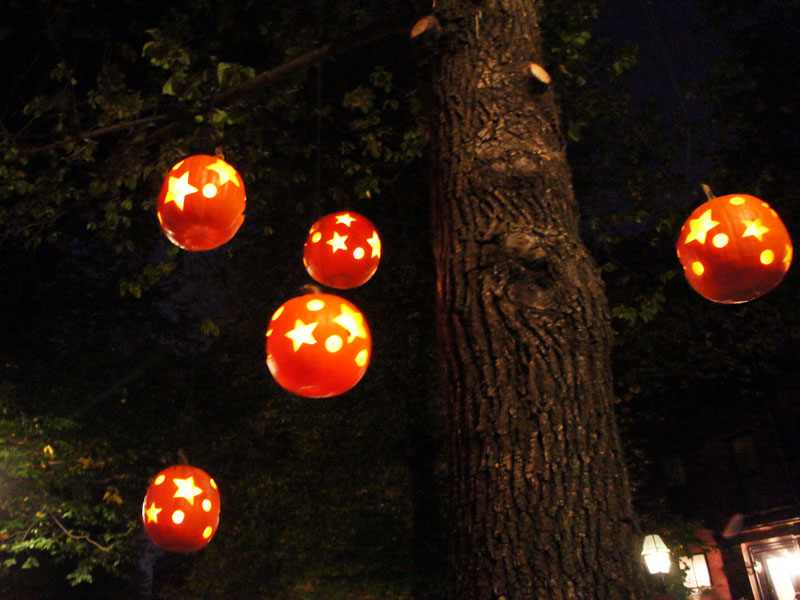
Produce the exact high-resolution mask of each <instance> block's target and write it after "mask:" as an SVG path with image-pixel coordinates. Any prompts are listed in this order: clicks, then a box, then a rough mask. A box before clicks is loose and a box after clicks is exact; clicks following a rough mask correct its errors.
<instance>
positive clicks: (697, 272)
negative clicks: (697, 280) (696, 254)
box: [692, 260, 705, 275]
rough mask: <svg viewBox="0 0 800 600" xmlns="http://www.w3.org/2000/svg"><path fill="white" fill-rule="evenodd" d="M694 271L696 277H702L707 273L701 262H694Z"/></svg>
mask: <svg viewBox="0 0 800 600" xmlns="http://www.w3.org/2000/svg"><path fill="white" fill-rule="evenodd" d="M692 271H693V272H694V274H695V275H702V274H703V271H705V268H704V267H703V263H701V262H700V261H699V260H696V261H694V262H693V263H692Z"/></svg>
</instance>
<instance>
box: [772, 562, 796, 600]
mask: <svg viewBox="0 0 800 600" xmlns="http://www.w3.org/2000/svg"><path fill="white" fill-rule="evenodd" d="M765 562H766V563H767V571H768V572H769V580H770V583H771V584H772V589H773V590H775V596H776V597H777V600H794V598H795V595H794V584H793V583H792V580H793V579H794V578H795V577H796V574H795V573H794V569H792V564H791V562H792V561H791V559H790V558H789V557H788V556H785V555H784V556H770V557H769V558H767V560H766V561H765Z"/></svg>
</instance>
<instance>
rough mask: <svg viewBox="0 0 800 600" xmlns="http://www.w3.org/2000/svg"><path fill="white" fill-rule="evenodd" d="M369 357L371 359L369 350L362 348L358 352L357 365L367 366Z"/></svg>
mask: <svg viewBox="0 0 800 600" xmlns="http://www.w3.org/2000/svg"><path fill="white" fill-rule="evenodd" d="M368 359H369V352H368V351H367V350H362V351H361V352H359V353H358V354H356V366H359V367H363V366H366V364H367V360H368Z"/></svg>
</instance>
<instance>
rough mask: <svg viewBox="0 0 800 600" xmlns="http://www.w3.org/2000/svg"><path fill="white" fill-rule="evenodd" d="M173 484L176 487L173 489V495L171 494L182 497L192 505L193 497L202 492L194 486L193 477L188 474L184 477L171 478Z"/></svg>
mask: <svg viewBox="0 0 800 600" xmlns="http://www.w3.org/2000/svg"><path fill="white" fill-rule="evenodd" d="M172 481H173V482H174V483H175V486H176V487H177V488H178V489H177V490H176V491H175V495H174V496H172V497H173V498H183V499H185V500H187V501H188V502H189V504H192V505H194V497H195V496H197V495H198V494H202V493H203V490H201V489H200V488H199V487H197V486H195V484H194V477H192V476H190V477H187V478H186V479H177V478H175V479H173V480H172Z"/></svg>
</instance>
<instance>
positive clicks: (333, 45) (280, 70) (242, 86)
mask: <svg viewBox="0 0 800 600" xmlns="http://www.w3.org/2000/svg"><path fill="white" fill-rule="evenodd" d="M405 32H406V29H405V28H400V27H379V28H374V29H372V30H369V31H367V32H359V33H357V34H354V35H351V36H348V37H346V38H342V39H341V40H336V41H333V42H328V43H327V44H324V45H323V46H320V47H319V48H316V49H314V50H311V51H310V52H306V53H305V54H303V55H301V56H297V57H295V58H293V59H291V60H290V61H288V62H285V63H283V64H282V65H278V66H277V67H273V68H272V69H269V70H267V71H262V72H261V73H259V74H258V75H256V76H255V77H253V78H252V79H248V80H247V81H243V82H242V83H239V84H237V85H234V86H231V87H229V88H228V89H226V90H223V91H221V92H219V93H217V94H216V95H215V96H214V97H213V98H212V99H211V102H210V104H209V106H210V107H211V108H216V107H220V106H226V105H229V104H230V103H231V102H233V101H234V100H235V99H237V98H240V97H242V96H250V95H253V94H255V93H257V92H260V91H263V90H265V89H266V88H268V87H270V86H272V85H274V84H275V83H277V82H279V81H281V80H283V79H285V78H287V77H289V76H290V75H292V74H294V73H298V72H300V71H302V70H303V69H307V68H308V67H311V66H313V65H315V64H317V63H320V62H322V61H323V60H325V59H326V58H334V57H336V56H339V55H341V54H344V53H346V52H349V51H350V50H353V49H355V48H358V47H360V46H364V45H367V44H370V43H372V42H375V41H377V40H380V39H383V38H386V37H388V36H390V35H396V34H401V33H402V34H405ZM200 112H201V111H196V112H194V113H189V114H188V115H187V116H194V115H196V114H200ZM162 121H169V122H168V123H167V124H166V125H164V126H162V127H161V128H160V129H158V130H156V131H155V132H154V133H153V134H152V135H151V136H148V138H147V142H148V143H152V142H154V141H156V140H157V139H159V138H161V137H163V135H164V134H165V133H167V132H170V131H172V130H173V129H175V128H176V127H177V126H178V125H179V124H180V121H179V120H177V119H175V117H174V116H170V115H165V114H159V115H154V116H152V117H143V118H141V119H133V120H130V121H121V122H119V123H117V124H115V125H109V126H108V127H101V128H99V129H91V130H87V131H82V132H81V133H78V134H77V135H74V136H71V137H69V138H65V139H63V140H59V141H57V142H53V143H52V144H48V145H46V146H41V147H39V148H32V149H30V150H27V151H24V152H21V153H20V154H19V156H20V157H22V156H30V155H33V154H39V153H42V152H47V151H49V150H55V149H56V148H60V147H61V146H65V145H67V144H69V143H71V142H78V141H81V140H90V139H93V138H97V137H102V136H105V135H110V134H112V133H118V132H120V131H125V130H128V129H132V128H134V127H137V126H139V125H149V124H151V123H158V122H162Z"/></svg>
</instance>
